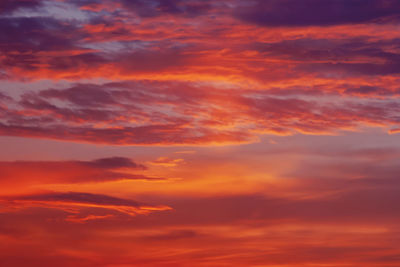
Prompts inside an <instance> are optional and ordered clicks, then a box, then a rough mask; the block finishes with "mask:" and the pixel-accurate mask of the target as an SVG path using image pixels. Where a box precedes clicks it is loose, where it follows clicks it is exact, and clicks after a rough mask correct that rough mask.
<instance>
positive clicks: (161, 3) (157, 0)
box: [121, 0, 211, 17]
mask: <svg viewBox="0 0 400 267" xmlns="http://www.w3.org/2000/svg"><path fill="white" fill-rule="evenodd" d="M121 3H122V4H123V5H124V7H125V8H127V9H129V10H132V11H135V12H136V13H137V14H138V15H140V16H142V17H156V16H160V15H165V14H171V15H185V16H196V15H200V14H202V13H205V12H206V11H208V10H209V9H210V8H211V5H210V1H208V0H197V1H196V0H189V1H182V0H150V1H148V0H133V1H130V0H121Z"/></svg>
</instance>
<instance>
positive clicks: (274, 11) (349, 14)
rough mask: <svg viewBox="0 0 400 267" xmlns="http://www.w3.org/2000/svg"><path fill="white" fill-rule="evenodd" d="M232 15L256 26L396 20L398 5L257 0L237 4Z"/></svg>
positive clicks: (329, 0) (399, 11) (399, 12)
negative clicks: (250, 2)
mask: <svg viewBox="0 0 400 267" xmlns="http://www.w3.org/2000/svg"><path fill="white" fill-rule="evenodd" d="M239 3H240V2H239ZM235 15H236V17H238V18H240V19H242V20H244V21H247V22H250V23H255V24H257V25H260V26H268V27H278V26H286V27H304V26H330V25H340V24H358V23H369V22H376V21H378V22H380V21H385V20H386V19H391V20H393V19H396V20H398V18H399V15H400V9H399V7H398V3H397V1H395V0H389V1H379V0H366V1H365V0H351V1H346V0H327V1H323V2H321V1H318V0H306V1H302V2H298V1H293V0H284V1H280V0H267V1H264V0H257V1H254V4H253V5H251V4H246V5H244V4H243V5H239V6H238V7H237V10H236V11H235Z"/></svg>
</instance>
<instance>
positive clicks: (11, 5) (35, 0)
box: [0, 0, 43, 14]
mask: <svg viewBox="0 0 400 267" xmlns="http://www.w3.org/2000/svg"><path fill="white" fill-rule="evenodd" d="M42 2H43V1H42V0H2V1H1V2H0V14H1V13H12V12H14V11H16V10H18V9H21V8H37V7H39V6H40V5H41V4H42Z"/></svg>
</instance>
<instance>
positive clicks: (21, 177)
mask: <svg viewBox="0 0 400 267" xmlns="http://www.w3.org/2000/svg"><path fill="white" fill-rule="evenodd" d="M144 170H146V167H145V166H144V165H142V164H138V163H135V162H133V161H132V160H131V159H129V158H123V157H111V158H102V159H97V160H93V161H2V162H0V176H1V178H0V184H2V185H3V187H4V188H10V186H17V185H19V186H20V187H21V188H22V187H24V186H29V185H34V184H36V185H38V184H39V185H40V184H71V183H72V184H74V183H96V182H97V183H98V182H108V181H118V180H146V181H158V180H163V179H165V178H160V177H150V176H147V175H145V174H143V173H142V172H143V171H144Z"/></svg>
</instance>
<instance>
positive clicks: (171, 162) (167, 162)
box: [150, 157, 184, 167]
mask: <svg viewBox="0 0 400 267" xmlns="http://www.w3.org/2000/svg"><path fill="white" fill-rule="evenodd" d="M183 161H184V160H183V159H171V158H168V157H160V158H158V159H156V160H154V161H151V162H150V164H152V165H159V166H163V167H175V166H177V165H178V164H181V163H182V162H183Z"/></svg>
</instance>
